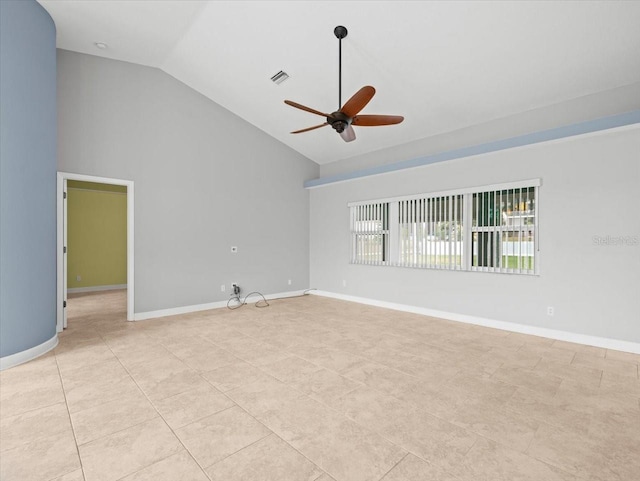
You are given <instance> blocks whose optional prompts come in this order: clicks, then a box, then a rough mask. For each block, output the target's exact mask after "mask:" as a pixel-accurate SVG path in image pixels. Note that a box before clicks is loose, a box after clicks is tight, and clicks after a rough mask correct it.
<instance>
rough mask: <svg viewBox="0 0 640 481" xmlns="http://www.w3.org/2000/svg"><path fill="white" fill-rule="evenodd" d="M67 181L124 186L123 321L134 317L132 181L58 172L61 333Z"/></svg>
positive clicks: (61, 323) (60, 326)
mask: <svg viewBox="0 0 640 481" xmlns="http://www.w3.org/2000/svg"><path fill="white" fill-rule="evenodd" d="M68 181H81V182H92V183H97V184H110V185H114V186H124V187H125V188H126V210H127V228H126V230H127V242H126V251H127V261H126V265H127V273H126V279H127V320H128V321H133V320H134V298H135V294H134V252H133V246H134V237H133V233H134V218H133V210H134V209H133V206H134V188H133V181H130V180H122V179H112V178H107V177H95V176H90V175H83V174H73V173H70V172H58V175H57V252H58V254H57V315H56V330H57V331H58V332H62V331H63V330H64V328H66V327H67V315H66V307H67V294H68V285H67V267H68V263H67V247H68V246H67V244H68V215H67V214H68V212H67V201H68Z"/></svg>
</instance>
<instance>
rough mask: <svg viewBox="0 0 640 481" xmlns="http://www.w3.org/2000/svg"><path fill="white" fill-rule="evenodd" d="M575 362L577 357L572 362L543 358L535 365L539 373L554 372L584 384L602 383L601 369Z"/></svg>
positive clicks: (556, 374)
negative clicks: (565, 362)
mask: <svg viewBox="0 0 640 481" xmlns="http://www.w3.org/2000/svg"><path fill="white" fill-rule="evenodd" d="M578 354H580V353H576V357H577V356H578ZM592 357H593V356H592ZM574 362H575V358H574V360H573V361H572V363H571V364H564V363H560V362H554V361H545V360H542V361H540V362H539V363H538V365H537V366H536V367H535V371H536V372H538V373H547V374H552V375H553V376H557V377H560V378H562V379H569V380H571V381H575V382H579V383H581V384H584V385H592V386H598V385H599V384H600V379H601V378H602V370H601V369H595V368H592V367H585V366H580V365H577V364H574ZM525 387H526V386H525Z"/></svg>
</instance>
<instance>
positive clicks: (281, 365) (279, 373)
mask: <svg viewBox="0 0 640 481" xmlns="http://www.w3.org/2000/svg"><path fill="white" fill-rule="evenodd" d="M260 369H261V370H262V371H264V372H266V373H267V374H269V375H270V376H273V377H275V378H276V379H279V380H280V381H282V382H286V383H288V384H292V383H296V382H300V381H304V380H306V379H307V378H308V377H309V376H310V375H311V374H313V373H314V372H317V371H319V370H320V369H321V368H320V367H319V366H316V365H315V364H312V363H310V362H308V361H305V360H304V359H301V358H299V357H297V356H289V357H286V358H284V359H281V360H277V361H275V362H270V363H268V364H263V365H261V366H260Z"/></svg>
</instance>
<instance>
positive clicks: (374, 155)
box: [320, 82, 640, 177]
mask: <svg viewBox="0 0 640 481" xmlns="http://www.w3.org/2000/svg"><path fill="white" fill-rule="evenodd" d="M633 110H640V82H636V83H634V84H630V85H625V86H624V87H619V88H616V89H612V90H607V91H604V92H598V93H595V94H592V95H586V96H584V97H578V98H575V99H572V100H568V101H566V102H562V103H559V104H553V105H548V106H546V107H542V108H538V109H533V110H529V111H527V112H522V113H519V114H516V115H511V116H509V117H503V118H500V119H494V120H490V121H488V122H485V123H482V124H478V125H472V126H469V127H466V128H463V129H460V130H455V131H453V132H445V133H442V134H438V135H434V136H432V137H426V138H424V139H420V140H416V141H414V142H409V143H407V144H405V145H403V146H402V148H401V149H397V148H395V147H391V148H388V149H381V150H378V151H376V152H371V153H368V154H364V155H359V156H356V157H351V158H349V159H345V160H340V161H337V162H332V163H329V164H324V165H322V166H320V175H322V176H323V177H328V176H331V175H336V174H343V173H346V172H353V171H356V170H361V169H366V168H368V167H375V166H379V165H386V164H392V163H394V162H399V161H402V160H410V159H417V158H420V157H426V156H428V155H432V154H437V153H440V152H448V151H451V150H455V149H460V148H463V147H473V146H476V145H479V144H483V143H486V142H491V141H495V140H503V139H508V138H511V137H516V136H519V135H524V134H529V133H532V132H539V131H543V130H548V129H552V128H555V127H563V126H565V125H572V124H575V123H577V122H583V121H585V120H594V119H599V118H602V117H608V116H611V115H616V114H621V113H625V112H631V111H633ZM381 135H383V134H382V132H381Z"/></svg>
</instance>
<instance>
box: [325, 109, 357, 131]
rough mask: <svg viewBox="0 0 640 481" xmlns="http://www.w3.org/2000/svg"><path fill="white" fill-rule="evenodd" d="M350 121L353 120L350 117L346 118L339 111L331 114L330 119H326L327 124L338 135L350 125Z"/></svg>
mask: <svg viewBox="0 0 640 481" xmlns="http://www.w3.org/2000/svg"><path fill="white" fill-rule="evenodd" d="M352 120H353V119H352V118H351V117H347V116H346V115H345V114H343V113H342V112H340V111H337V112H333V113H332V114H331V117H327V123H328V124H329V125H331V127H333V129H334V130H335V131H336V132H338V133H339V134H340V133H342V132H343V131H344V129H346V128H347V127H349V125H351V121H352Z"/></svg>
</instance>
